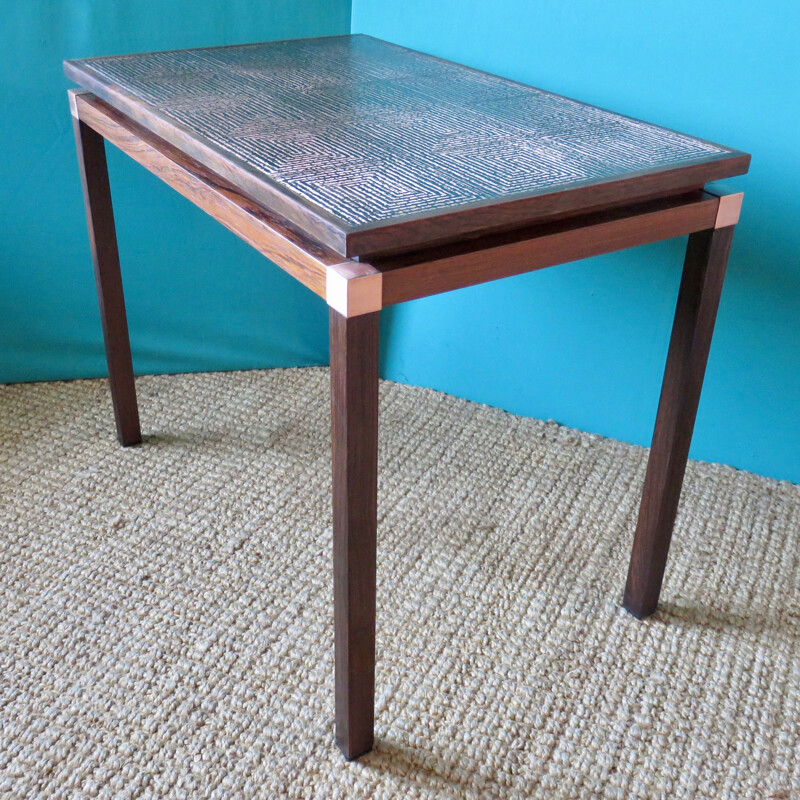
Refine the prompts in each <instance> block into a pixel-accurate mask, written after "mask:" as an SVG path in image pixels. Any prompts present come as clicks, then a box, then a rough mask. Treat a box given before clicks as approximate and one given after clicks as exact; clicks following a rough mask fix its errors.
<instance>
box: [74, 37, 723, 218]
mask: <svg viewBox="0 0 800 800" xmlns="http://www.w3.org/2000/svg"><path fill="white" fill-rule="evenodd" d="M71 63H72V64H73V65H75V66H76V67H77V68H78V69H80V70H82V71H84V72H88V73H91V74H93V75H94V76H96V77H97V78H98V79H99V80H100V81H102V82H103V83H105V84H107V85H111V86H113V87H114V88H115V90H118V91H121V92H123V93H125V94H126V95H127V96H130V97H132V98H135V99H136V100H137V101H140V102H142V103H144V104H146V105H147V106H149V107H151V108H153V109H155V110H156V112H157V113H158V114H159V115H160V116H161V117H162V118H165V119H167V120H170V121H172V122H175V123H178V124H179V125H181V126H183V128H184V129H187V130H189V131H190V132H192V133H193V134H195V135H197V136H198V137H201V138H203V139H204V140H206V141H209V142H211V143H213V145H214V146H215V147H216V148H217V149H219V150H221V151H223V152H224V153H228V154H230V155H231V156H233V157H235V158H236V159H237V160H238V162H239V163H243V164H244V165H246V166H247V167H248V168H249V169H251V170H253V171H256V172H258V173H260V174H262V175H263V176H264V178H265V179H266V180H269V181H271V182H272V183H273V184H277V185H278V186H280V187H282V189H283V190H285V191H286V192H288V193H291V194H293V195H294V196H295V197H297V198H299V199H300V202H303V203H307V204H310V205H312V206H314V205H315V206H316V207H318V208H320V209H322V210H323V211H324V212H326V213H328V214H330V215H332V216H334V217H336V218H338V219H340V220H342V221H343V222H344V223H346V224H347V225H351V226H359V225H365V224H369V223H375V222H377V221H381V220H394V219H397V218H400V217H403V216H406V215H410V214H419V213H420V212H438V211H441V210H442V209H452V208H453V207H459V206H464V205H468V204H475V203H487V202H489V203H491V202H493V201H496V200H498V199H506V198H509V197H515V196H526V195H530V194H536V193H540V192H548V191H552V190H554V189H561V188H570V187H571V186H577V185H583V184H585V183H586V182H597V181H604V180H610V179H617V178H619V177H621V176H622V177H624V176H626V175H629V174H635V173H639V172H641V171H646V170H653V169H667V168H670V167H673V166H676V165H684V164H691V163H695V162H702V161H709V160H714V159H719V158H725V157H726V156H729V155H730V154H731V153H735V152H736V151H731V150H728V149H727V148H724V147H721V146H718V145H715V144H711V143H709V142H705V141H702V140H700V139H696V138H693V137H690V136H686V135H684V134H681V133H676V132H673V131H669V130H666V129H664V128H661V127H658V126H655V125H650V124H647V123H644V122H640V121H637V120H634V119H630V118H628V117H624V116H621V115H619V114H615V113H611V112H609V111H605V110H602V109H599V108H596V107H593V106H590V105H586V104H584V103H580V102H576V101H574V100H570V99H567V98H564V97H561V96H558V95H555V94H551V93H548V92H545V91H541V90H539V89H535V88H533V87H530V86H526V85H522V84H519V83H516V82H513V81H510V80H506V79H503V78H500V77H496V76H493V75H489V74H486V73H483V72H479V71H476V70H472V69H469V68H466V67H463V66H460V65H457V64H453V63H450V62H446V61H442V60H440V59H437V58H434V57H431V56H427V55H424V54H422V53H417V52H415V51H411V50H407V49H405V48H402V47H398V46H396V45H392V44H389V43H386V42H382V41H380V40H378V39H373V38H371V37H367V36H341V37H329V38H321V39H304V40H291V41H282V42H267V43H263V44H251V45H241V46H231V47H223V48H210V49H197V50H183V51H172V52H162V53H145V54H138V55H124V56H112V57H107V58H92V59H85V60H80V61H74V62H71Z"/></svg>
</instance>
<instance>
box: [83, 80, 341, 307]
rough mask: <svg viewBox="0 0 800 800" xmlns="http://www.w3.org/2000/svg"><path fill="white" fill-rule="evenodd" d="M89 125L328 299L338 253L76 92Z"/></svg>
mask: <svg viewBox="0 0 800 800" xmlns="http://www.w3.org/2000/svg"><path fill="white" fill-rule="evenodd" d="M74 102H75V107H76V109H77V112H78V115H79V117H80V119H81V120H82V121H83V122H84V124H85V125H87V126H89V127H90V128H92V129H93V130H95V131H97V132H98V133H99V134H100V135H101V136H103V137H104V138H105V139H107V140H108V141H109V142H111V143H112V144H113V145H115V146H116V147H118V148H119V149H120V150H122V152H123V153H126V154H127V155H129V156H130V157H131V158H133V159H134V160H135V161H138V162H139V163H140V164H141V165H142V166H143V167H145V168H146V169H147V170H149V171H150V172H152V173H153V174H154V175H156V176H158V177H159V178H161V180H162V181H164V182H165V183H167V184H168V185H169V186H171V187H172V188H173V189H175V190H176V191H178V192H179V193H180V194H182V195H183V196H184V197H186V198H187V199H188V200H190V201H191V202H192V203H194V204H195V205H196V206H198V207H199V208H202V209H203V210H204V211H205V212H206V213H208V214H209V215H211V216H212V217H214V219H216V220H217V221H218V222H221V223H222V224H223V225H224V226H225V227H226V228H228V230H231V231H233V232H234V233H235V234H236V235H237V236H238V237H239V238H240V239H243V240H244V241H245V242H247V243H248V244H250V245H251V246H252V247H254V248H255V249H256V250H258V251H259V252H260V253H261V254H262V255H264V256H266V257H267V258H268V259H270V261H272V262H273V263H275V264H277V265H278V266H279V267H281V269H283V270H285V271H286V272H288V273H289V274H290V275H292V276H293V277H295V278H297V280H299V281H300V282H301V283H302V284H303V285H304V286H307V287H308V288H309V289H311V291H313V292H315V293H316V294H318V295H320V296H321V297H323V298H324V297H325V280H326V274H325V271H326V267H327V266H329V265H332V264H337V263H339V262H340V261H341V260H342V259H341V256H339V255H338V254H337V253H334V252H333V251H332V250H329V249H328V248H326V247H324V246H322V245H320V244H319V243H317V242H314V241H312V240H309V239H308V238H307V237H305V236H304V235H303V234H301V233H300V232H299V231H297V230H296V229H295V228H294V227H293V226H292V225H291V224H290V223H288V222H287V221H286V220H283V219H280V218H279V217H278V216H276V215H274V214H272V213H270V212H269V211H267V210H265V209H264V208H263V207H261V206H259V205H258V204H257V203H255V202H254V201H253V200H251V199H250V198H249V197H247V195H245V194H244V193H243V192H242V190H241V189H239V188H237V187H236V186H234V185H233V184H231V183H229V182H228V181H226V180H225V179H224V178H222V177H220V176H219V175H216V174H214V173H213V172H212V171H211V170H209V169H208V168H207V167H205V166H203V165H202V164H200V163H199V162H197V161H195V160H193V159H192V158H190V157H189V156H187V155H186V154H184V153H182V152H181V151H180V150H178V149H177V148H176V147H173V145H171V144H170V143H169V142H166V141H164V140H163V139H159V138H158V137H157V136H155V135H154V134H152V133H150V131H148V130H146V129H145V128H142V127H141V126H140V125H137V123H136V122H134V121H133V120H130V119H128V118H126V117H125V116H124V115H123V114H121V113H120V112H119V111H117V110H116V109H115V108H112V107H111V106H110V105H108V104H107V103H104V102H103V101H102V100H99V99H98V98H96V97H94V95H92V94H80V93H75V97H74Z"/></svg>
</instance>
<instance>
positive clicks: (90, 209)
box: [73, 118, 142, 447]
mask: <svg viewBox="0 0 800 800" xmlns="http://www.w3.org/2000/svg"><path fill="white" fill-rule="evenodd" d="M73 121H74V127H75V142H76V145H77V150H78V163H79V165H80V173H81V183H82V185H83V199H84V203H85V205H86V221H87V223H88V226H89V242H90V245H91V250H92V261H93V263H94V276H95V282H96V284H97V298H98V301H99V303H100V319H101V322H102V324H103V338H104V340H105V348H106V362H107V363H108V381H109V383H110V385H111V399H112V402H113V405H114V419H115V421H116V425H117V438H118V439H119V441H120V443H121V444H122V445H124V446H125V447H128V446H130V445H135V444H140V443H141V441H142V434H141V430H140V428H139V409H138V406H137V404H136V387H135V385H134V380H133V362H132V360H131V346H130V341H129V339H128V319H127V316H126V314H125V297H124V295H123V292H122V274H121V273H120V267H119V253H118V251H117V233H116V229H115V227H114V209H113V207H112V205H111V189H110V187H109V183H108V166H107V164H106V151H105V143H104V141H103V137H102V136H100V134H98V133H96V132H95V131H93V130H92V129H91V128H90V127H89V126H88V125H86V124H85V123H83V122H81V121H80V120H78V119H75V118H73Z"/></svg>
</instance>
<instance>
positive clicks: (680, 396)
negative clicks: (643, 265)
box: [623, 226, 734, 618]
mask: <svg viewBox="0 0 800 800" xmlns="http://www.w3.org/2000/svg"><path fill="white" fill-rule="evenodd" d="M733 231H734V227H733V226H730V227H727V228H717V229H714V230H707V231H701V232H699V233H694V234H692V235H691V236H690V237H689V244H688V247H687V250H686V261H685V263H684V267H683V277H682V279H681V287H680V291H679V294H678V304H677V308H676V310H675V321H674V323H673V326H672V338H671V340H670V345H669V352H668V355H667V366H666V370H665V372H664V382H663V385H662V389H661V400H660V401H659V404H658V414H657V416H656V424H655V431H654V433H653V443H652V446H651V449H650V457H649V459H648V462H647V473H646V476H645V481H644V491H643V493H642V502H641V506H640V508H639V521H638V524H637V526H636V534H635V538H634V543H633V552H632V553H631V561H630V567H629V569H628V581H627V584H626V587H625V594H624V597H623V605H624V606H625V608H626V609H627V610H628V611H630V612H631V614H633V615H634V616H636V617H639V618H643V617H647V616H649V615H650V614H652V613H653V612H654V611H655V610H656V608H657V606H658V597H659V593H660V592H661V582H662V580H663V577H664V568H665V567H666V564H667V555H668V553H669V545H670V540H671V538H672V529H673V526H674V524H675V517H676V515H677V512H678V501H679V499H680V494H681V486H682V484H683V475H684V471H685V469H686V461H687V459H688V457H689V445H690V443H691V439H692V431H693V430H694V422H695V417H696V415H697V406H698V403H699V401H700V391H701V389H702V386H703V376H704V375H705V369H706V362H707V361H708V352H709V349H710V347H711V336H712V334H713V331H714V321H715V320H716V316H717V308H718V306H719V299H720V294H721V292H722V283H723V280H724V278H725V270H726V267H727V263H728V253H729V252H730V248H731V241H732V240H733Z"/></svg>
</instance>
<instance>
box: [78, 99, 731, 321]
mask: <svg viewBox="0 0 800 800" xmlns="http://www.w3.org/2000/svg"><path fill="white" fill-rule="evenodd" d="M69 96H70V106H71V109H72V113H73V115H74V116H75V117H76V118H78V119H79V120H80V121H81V122H83V123H84V124H85V125H88V126H89V127H90V128H92V129H93V130H95V131H96V132H97V133H99V134H100V135H101V136H102V137H103V138H104V139H106V140H107V141H109V142H111V143H112V144H113V145H115V146H116V147H118V148H119V149H120V150H122V151H123V152H124V153H126V154H127V155H129V156H130V157H131V158H133V159H134V160H135V161H137V162H138V163H139V164H141V165H142V166H144V167H145V168H146V169H148V170H149V171H150V172H152V173H153V174H154V175H156V176H157V177H158V178H160V179H161V180H163V181H164V182H165V183H167V184H168V185H169V186H171V187H172V188H174V189H175V190H176V191H177V192H179V193H180V194H181V195H183V196H184V197H186V198H187V199H188V200H190V201H191V202H192V203H194V204H195V205H196V206H198V207H199V208H201V209H203V210H204V211H205V212H206V213H208V214H209V215H210V216H212V217H213V218H214V219H216V220H217V221H218V222H220V223H222V224H223V225H224V226H225V227H226V228H228V229H229V230H231V231H232V232H233V233H235V234H236V235H237V236H238V237H239V238H241V239H243V240H244V241H245V242H247V243H248V244H250V245H251V246H252V247H254V248H255V249H256V250H258V251H259V252H260V253H261V254H262V255H264V256H266V257H267V258H268V259H269V260H270V261H272V262H273V263H275V264H276V265H277V266H279V267H280V268H281V269H283V270H285V271H286V272H288V273H289V274H290V275H292V276H293V277H294V278H296V279H297V280H298V281H300V282H301V283H302V284H303V285H304V286H306V287H308V288H309V289H311V290H312V291H313V292H314V293H316V294H317V295H319V296H320V297H321V298H323V299H324V300H325V301H326V302H327V303H328V305H329V306H331V308H333V309H335V310H336V311H338V312H339V313H340V314H342V315H343V316H345V317H353V316H360V315H362V314H368V313H372V312H374V311H378V310H380V309H381V308H382V307H384V306H388V305H394V304H397V303H403V302H406V301H408V300H415V299H418V298H421V297H427V296H429V295H433V294H439V293H442V292H449V291H452V290H454V289H460V288H463V287H466V286H473V285H475V284H478V283H484V282H487V281H492V280H497V279H499V278H506V277H510V276H512V275H519V274H522V273H525V272H531V271H534V270H538V269H543V268H545V267H552V266H556V265H558V264H564V263H567V262H570V261H577V260H580V259H584V258H590V257H592V256H598V255H602V254H604V253H610V252H614V251H616V250H623V249H626V248H629V247H636V246H638V245H643V244H649V243H652V242H656V241H660V240H662V239H670V238H673V237H676V236H684V235H687V234H691V233H695V232H697V231H701V230H706V229H712V228H715V227H722V226H729V225H734V224H736V222H737V221H738V215H739V209H740V208H741V201H742V194H741V193H732V194H728V193H726V192H725V191H724V190H723V191H720V192H718V193H711V192H709V191H701V190H699V189H698V190H697V191H694V192H691V193H687V194H685V195H681V196H679V197H671V198H662V199H657V200H653V201H650V202H648V203H638V204H637V205H635V206H630V207H628V208H621V209H620V208H617V209H611V210H608V211H605V212H599V213H595V214H589V215H583V216H582V217H575V218H572V219H569V220H560V221H555V222H552V223H549V224H539V225H537V226H536V227H535V228H531V229H529V231H528V232H524V231H522V232H520V231H516V232H510V233H507V234H495V235H493V236H487V237H484V238H481V239H475V240H472V241H469V242H460V243H456V244H453V245H449V246H448V245H444V246H441V247H438V248H434V249H431V250H429V251H426V252H424V253H418V254H410V255H409V254H402V255H399V256H392V257H390V258H385V259H382V260H375V261H374V262H373V263H372V264H370V263H365V262H363V261H356V260H343V259H342V256H341V255H339V254H338V253H336V252H335V251H333V250H331V249H330V248H328V247H326V246H325V245H322V244H320V243H319V242H316V241H314V240H311V239H309V238H308V237H307V236H305V235H304V234H303V233H302V232H300V231H299V230H298V229H297V228H295V227H294V226H293V225H292V224H291V223H290V222H287V221H286V220H284V219H283V218H281V217H278V216H276V215H275V214H273V213H272V212H270V211H269V210H267V209H265V208H264V207H263V206H261V205H259V204H258V203H257V202H256V201H254V200H253V199H252V198H250V197H248V196H247V195H246V194H245V193H244V192H243V191H242V190H241V189H240V188H239V187H237V186H235V185H234V184H232V183H231V182H230V181H228V180H226V179H225V178H222V177H220V176H219V175H217V174H216V173H215V172H213V171H211V170H210V169H208V168H207V167H205V166H203V165H202V164H200V163H199V162H197V161H195V160H194V159H193V158H192V157H191V156H188V155H187V154H186V153H184V152H183V151H181V150H179V149H178V148H177V147H175V146H174V145H172V144H170V143H169V142H166V141H165V140H163V139H161V138H160V137H158V136H157V135H156V134H154V133H152V132H150V131H148V130H147V129H146V128H144V127H142V126H141V125H139V124H138V123H137V122H135V121H133V120H131V119H129V118H128V117H126V116H125V115H124V114H123V113H122V112H120V111H118V110H116V109H115V108H113V107H112V106H109V105H108V104H107V103H105V102H103V101H102V100H100V99H99V98H97V97H95V96H94V95H93V94H92V93H91V92H86V91H77V90H70V92H69Z"/></svg>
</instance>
